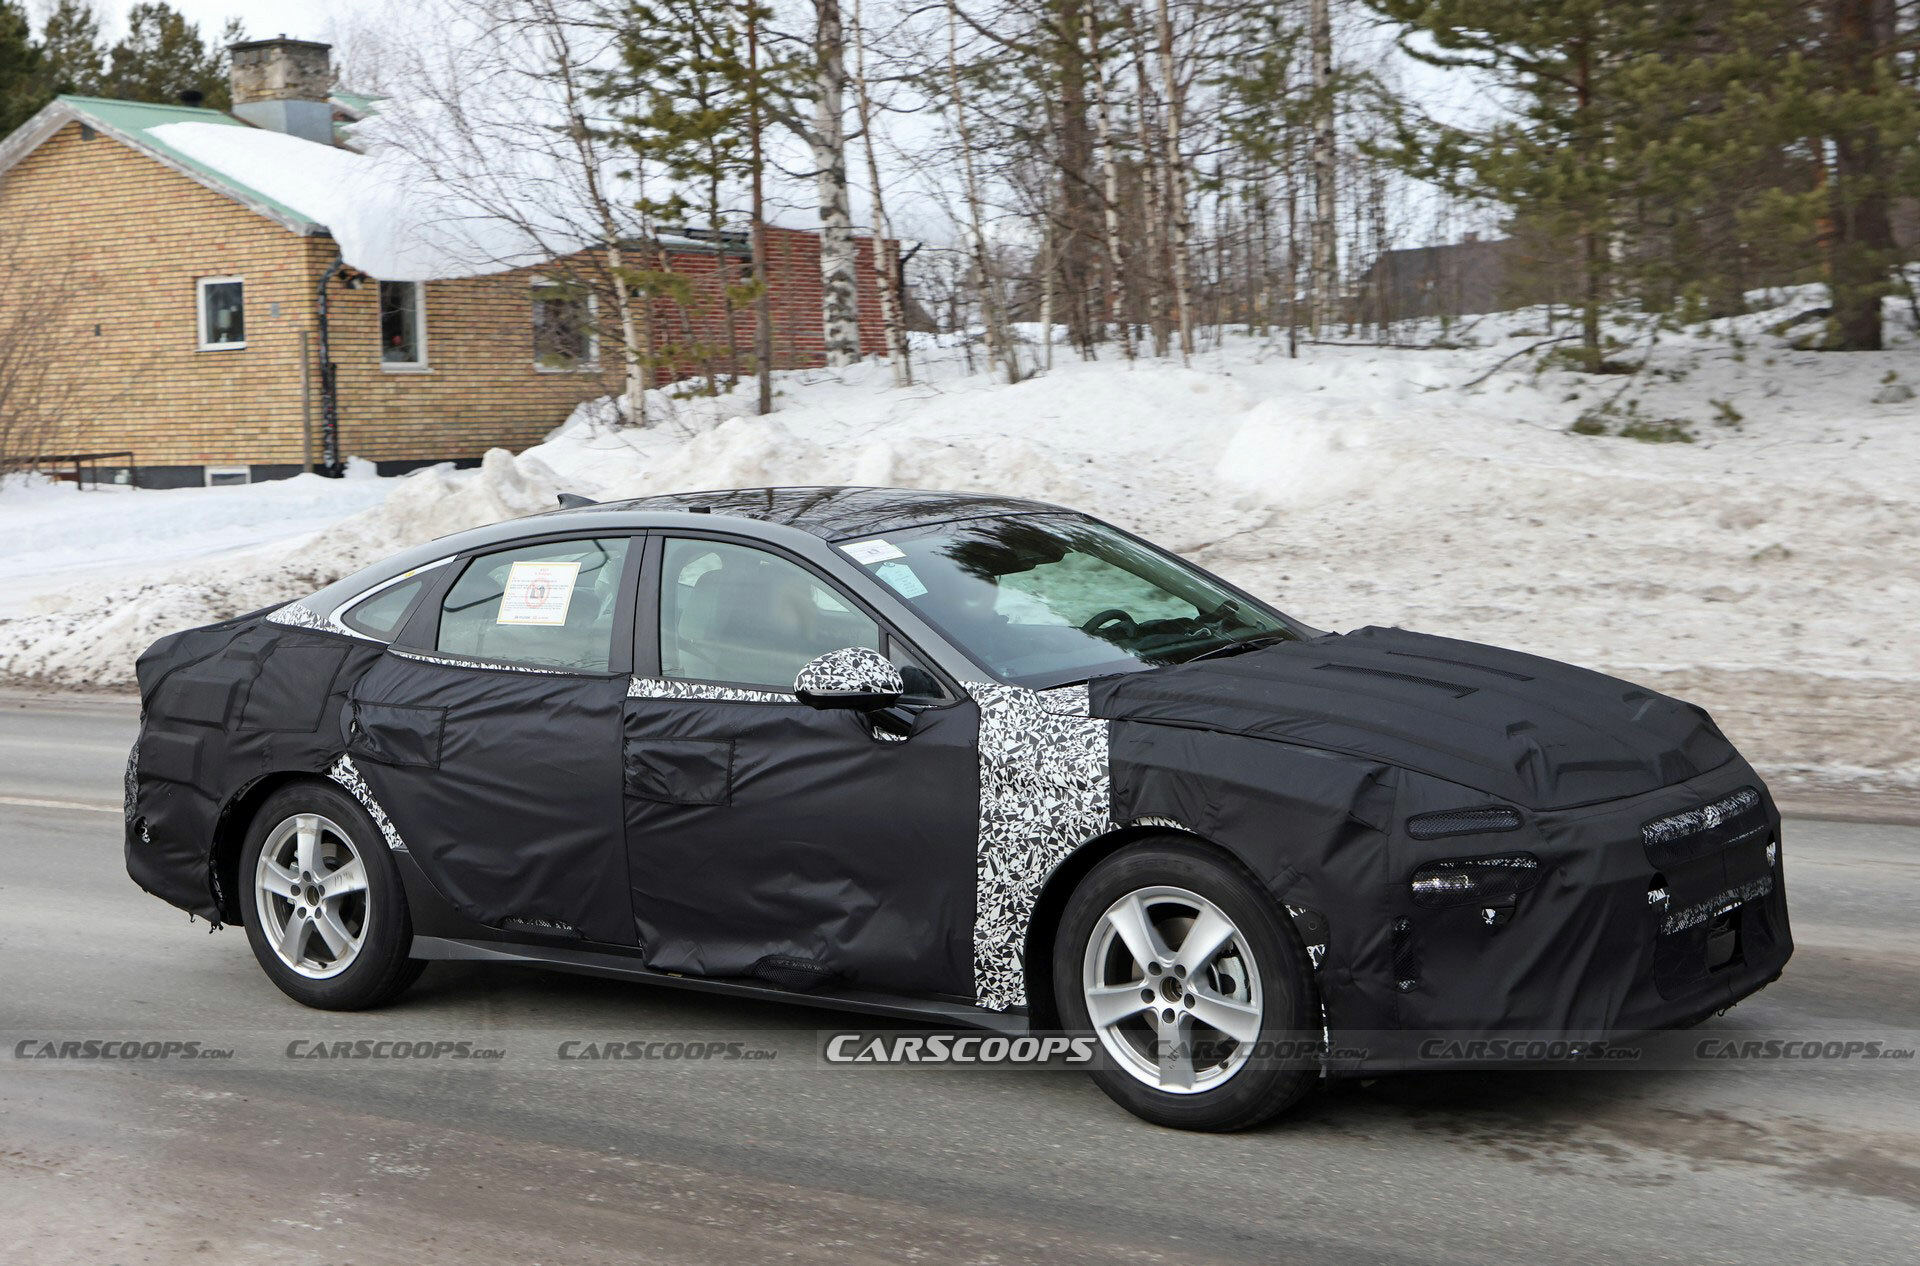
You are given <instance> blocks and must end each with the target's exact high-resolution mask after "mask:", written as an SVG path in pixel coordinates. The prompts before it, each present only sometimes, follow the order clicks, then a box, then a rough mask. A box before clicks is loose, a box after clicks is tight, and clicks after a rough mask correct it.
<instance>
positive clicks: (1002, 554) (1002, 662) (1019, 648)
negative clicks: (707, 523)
mask: <svg viewBox="0 0 1920 1266" xmlns="http://www.w3.org/2000/svg"><path fill="white" fill-rule="evenodd" d="M840 548H841V549H842V550H844V551H845V552H846V553H847V555H848V556H849V557H851V558H852V559H853V560H854V561H855V562H856V563H858V564H860V565H861V566H863V567H865V568H866V570H867V571H868V572H870V573H871V574H872V575H873V576H874V577H875V578H877V579H878V580H879V581H880V582H881V583H882V584H884V585H886V586H888V587H889V588H891V589H892V590H893V591H894V592H895V593H896V594H898V595H899V596H900V597H901V598H903V599H905V600H906V602H907V603H908V604H909V605H910V606H912V607H913V608H914V610H915V611H917V612H919V614H920V615H921V616H922V617H923V618H924V619H925V620H926V621H927V622H928V623H929V624H932V625H933V626H934V627H935V628H937V629H939V630H940V631H941V632H942V633H944V634H945V635H946V636H947V638H948V639H949V640H950V641H952V642H953V643H954V644H955V645H957V646H959V647H960V648H961V649H962V650H965V651H966V652H967V653H968V654H970V655H972V656H973V657H974V658H975V659H976V660H978V661H979V662H980V663H981V664H983V665H984V666H986V667H987V668H988V669H990V670H991V671H992V672H993V673H994V674H995V675H996V676H998V677H999V678H1001V679H1002V680H1003V681H1009V682H1012V683H1014V684H1016V685H1021V686H1030V687H1033V688H1036V689H1044V688H1046V687H1049V686H1058V685H1065V684H1067V683H1069V682H1076V681H1085V680H1086V679H1088V678H1089V677H1097V676H1101V675H1104V674H1108V673H1121V672H1134V671H1138V670H1141V669H1145V668H1157V667H1159V666H1161V665H1164V664H1178V663H1183V662H1185V661H1187V660H1190V659H1193V658H1195V657H1197V656H1200V655H1206V654H1210V653H1214V652H1225V651H1229V650H1231V649H1233V648H1234V647H1236V646H1238V645H1239V644H1241V643H1246V642H1260V641H1266V640H1270V639H1273V638H1285V639H1293V638H1297V637H1299V636H1300V632H1299V630H1298V629H1297V628H1296V627H1295V626H1293V625H1290V624H1289V623H1288V622H1287V621H1286V620H1285V619H1284V618H1283V617H1281V616H1280V615H1278V614H1277V613H1275V612H1273V611H1270V610H1268V609H1266V608H1264V607H1261V606H1258V605H1256V604H1255V603H1253V602H1252V601H1250V600H1249V599H1247V598H1245V597H1243V596H1241V595H1239V594H1235V593H1233V592H1231V591H1230V590H1228V589H1227V588H1225V587H1224V586H1223V585H1221V584H1220V583H1219V582H1218V581H1216V580H1213V579H1210V578H1209V577H1207V576H1206V575H1204V574H1203V573H1201V572H1198V571H1196V570H1194V569H1193V568H1192V567H1189V566H1188V565H1187V564H1185V563H1183V562H1181V561H1180V560H1178V559H1176V558H1173V557H1172V556H1170V555H1167V554H1163V553H1161V552H1160V551H1158V550H1156V549H1153V548H1151V547H1149V546H1147V545H1146V544H1144V543H1142V542H1140V541H1137V540H1135V539H1134V538H1132V537H1130V536H1128V535H1126V534H1125V533H1123V532H1120V531H1118V530H1117V529H1114V528H1111V527H1108V526H1107V525H1106V524H1104V523H1099V522H1097V521H1095V520H1092V519H1084V518H1081V517H1079V516H1077V515H1013V516H1007V517H1004V518H981V519H968V520H963V521H961V522H957V523H940V524H934V525H932V526H929V527H921V528H910V529H905V530H902V531H898V532H888V533H887V534H886V535H885V536H882V537H870V538H864V539H861V540H853V541H845V542H842V543H841V544H840Z"/></svg>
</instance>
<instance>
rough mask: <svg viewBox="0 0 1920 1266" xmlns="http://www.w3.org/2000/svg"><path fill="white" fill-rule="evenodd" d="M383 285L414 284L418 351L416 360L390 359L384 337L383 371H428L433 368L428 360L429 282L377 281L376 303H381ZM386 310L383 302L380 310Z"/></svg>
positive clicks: (401, 372) (415, 336) (412, 372)
mask: <svg viewBox="0 0 1920 1266" xmlns="http://www.w3.org/2000/svg"><path fill="white" fill-rule="evenodd" d="M381 286H412V287H413V333H414V351H415V353H416V359H414V360H388V359H387V345H386V342H385V341H384V338H383V340H382V342H381V344H380V369H381V371H382V372H384V373H389V374H422V373H426V372H427V371H428V370H430V369H431V368H432V366H431V365H430V364H429V363H428V361H427V283H426V282H424V281H380V282H375V283H374V288H373V297H374V302H375V303H376V304H378V303H380V287H381ZM385 310H386V309H385V305H384V304H382V305H381V307H380V312H382V313H384V312H385ZM376 315H378V314H376Z"/></svg>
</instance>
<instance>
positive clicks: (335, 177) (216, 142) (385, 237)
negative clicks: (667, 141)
mask: <svg viewBox="0 0 1920 1266" xmlns="http://www.w3.org/2000/svg"><path fill="white" fill-rule="evenodd" d="M334 102H335V105H336V107H338V108H341V109H343V110H345V111H346V112H348V113H353V114H357V115H359V116H360V117H359V118H358V119H357V120H355V121H354V122H353V124H352V127H353V129H354V130H353V135H354V138H355V141H356V143H357V144H358V145H359V146H360V147H361V149H360V150H354V149H345V148H340V147H336V146H329V145H319V144H315V143H314V142H312V141H308V140H304V139H301V138H299V137H295V136H289V135H287V134H285V133H283V132H276V131H272V130H270V129H267V128H259V127H254V126H252V125H251V124H248V123H246V122H244V121H242V120H240V119H237V118H235V117H233V116H232V115H229V114H226V113H223V112H222V111H219V110H211V109H204V108H200V107H194V106H184V105H160V104H151V103H146V102H135V101H117V100H112V99H109V98H103V97H81V96H72V95H65V96H61V97H59V98H57V99H56V100H55V101H54V102H53V103H52V104H50V105H48V106H47V107H46V108H45V109H43V110H42V111H41V112H40V113H39V114H37V115H35V116H34V118H33V119H32V120H29V121H28V123H26V124H24V125H22V126H21V127H20V128H19V129H18V130H17V131H16V132H15V133H14V134H13V135H11V136H9V137H7V138H5V140H4V142H0V170H4V169H5V167H6V166H8V165H10V164H11V163H12V162H14V161H18V159H19V158H20V157H22V156H24V155H25V154H26V153H29V152H31V151H32V150H33V149H34V148H36V147H37V146H38V145H39V144H40V143H41V142H43V141H45V140H46V139H47V138H48V137H49V136H51V135H52V134H53V133H54V132H56V131H58V130H59V129H60V128H62V127H64V126H66V125H68V124H69V123H72V122H74V121H79V122H81V123H83V124H87V125H89V126H92V127H93V128H95V129H96V130H98V131H100V132H102V133H104V134H106V135H109V136H112V137H113V138H115V139H117V140H119V141H120V142H122V143H123V144H126V145H128V146H130V147H132V148H134V149H137V150H140V151H142V152H144V153H147V154H150V155H151V156H153V157H154V158H156V159H158V160H159V161H160V162H162V163H164V164H166V165H167V166H169V167H172V168H173V169H175V170H176V171H179V172H181V173H182V174H184V175H186V176H188V177H189V178H190V179H193V180H196V181H198V182H199V183H201V184H203V185H206V186H207V187H209V188H211V189H214V190H216V191H218V192H220V193H223V194H225V195H227V196H228V197H231V198H233V199H234V200H235V201H237V202H240V203H241V204H243V205H245V206H247V207H249V208H251V209H253V210H254V211H257V212H259V213H260V214H262V215H265V216H267V217H269V218H271V219H273V220H276V221H278V222H279V223H281V224H283V225H285V226H286V227H287V228H288V229H290V230H291V231H293V232H295V233H301V234H307V235H315V236H318V235H328V236H331V237H332V238H333V240H334V241H335V242H336V243H338V244H339V247H340V253H341V256H342V258H343V259H344V260H345V261H346V263H347V264H348V265H349V266H351V267H353V268H355V269H357V270H358V271H360V272H364V273H367V274H368V275H370V276H374V277H379V278H383V279H385V280H390V281H439V280H447V279H451V278H458V277H477V276H483V275H485V274H488V273H497V272H504V271H506V270H508V269H513V268H522V267H528V266H531V265H536V264H539V263H542V262H544V261H546V260H549V259H552V258H554V257H555V256H557V255H563V254H566V253H569V252H571V251H576V250H581V249H584V248H586V247H589V246H591V245H592V244H593V240H594V239H592V238H590V237H588V236H584V235H583V232H584V231H583V230H582V228H581V227H580V226H581V225H583V224H588V223H590V222H591V217H590V216H588V215H587V214H585V213H584V210H585V209H584V208H582V207H581V206H578V205H575V204H576V203H578V201H579V194H578V191H577V190H575V189H573V188H572V187H571V186H572V184H574V183H577V182H573V181H570V180H569V179H568V177H567V175H566V173H564V172H561V171H557V170H554V162H555V159H554V157H553V155H552V154H550V153H546V152H543V151H540V150H538V149H537V148H534V149H531V150H517V149H513V148H512V147H506V148H505V149H504V150H503V148H501V147H495V148H493V149H491V150H490V151H489V152H488V153H487V154H486V155H485V168H486V170H484V171H483V172H481V173H479V174H478V175H477V176H476V175H475V174H474V173H468V179H469V181H470V183H471V185H472V188H471V189H469V188H468V187H467V186H466V185H461V186H460V187H458V188H455V187H453V186H451V185H449V184H448V183H446V182H443V181H441V180H438V179H435V177H434V174H433V172H432V171H430V170H429V169H428V168H427V167H426V166H424V165H423V163H422V162H421V161H420V160H419V159H417V158H416V157H415V156H414V150H413V149H412V148H410V147H409V146H407V145H405V144H404V143H399V142H396V141H395V140H394V139H393V138H391V137H388V136H386V135H385V134H384V132H383V130H382V125H386V127H388V128H391V127H394V126H398V125H399V124H402V123H406V122H408V121H409V120H411V121H412V122H413V125H414V126H415V128H416V129H419V128H421V127H425V128H426V129H427V130H428V131H431V129H432V128H433V127H434V126H436V124H435V122H434V120H433V119H432V117H431V115H432V111H431V110H430V109H427V108H426V107H425V103H413V104H415V106H416V108H415V109H412V110H408V109H405V108H401V109H398V110H394V108H393V107H394V106H395V104H396V103H394V102H393V101H392V100H390V99H388V98H372V97H357V96H354V95H352V94H342V93H336V94H334ZM376 103H378V104H376ZM400 104H401V106H403V107H404V106H405V105H406V104H408V103H400ZM416 116H420V117H416ZM423 117H424V123H423V122H422V118H423ZM361 150H364V152H361ZM622 175H623V173H621V172H618V171H610V172H607V173H604V174H603V179H611V180H616V181H617V180H618V179H620V178H621V176H622ZM625 192H626V191H625V190H624V189H623V190H622V197H621V198H620V199H619V200H618V203H619V209H620V214H621V215H622V216H623V219H624V220H625V221H626V223H623V224H622V226H621V228H622V234H621V236H622V237H623V239H625V238H627V237H633V238H639V237H646V238H648V239H649V240H653V241H657V242H659V243H660V244H661V245H663V246H666V247H668V248H669V249H674V250H691V251H712V250H721V251H728V250H737V249H741V247H740V245H739V244H738V243H736V242H734V241H733V240H732V238H733V236H734V235H731V234H728V233H715V232H713V231H712V230H711V229H697V228H686V227H675V228H666V229H650V227H649V226H647V225H646V224H645V223H644V221H643V220H641V219H640V218H639V217H637V216H635V215H634V214H633V213H632V212H631V211H630V210H628V209H627V208H626V206H625V202H626V198H625V196H624V195H625ZM655 192H656V193H657V190H655ZM503 209H504V210H505V212H506V213H503ZM786 218H788V217H787V216H784V215H781V214H779V213H778V212H776V213H775V214H773V215H772V216H770V217H769V219H770V222H772V223H776V224H777V223H780V222H781V221H782V220H784V219H786ZM795 218H799V217H798V216H797V213H796V216H795ZM796 227H798V226H796Z"/></svg>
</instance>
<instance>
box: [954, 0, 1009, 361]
mask: <svg viewBox="0 0 1920 1266" xmlns="http://www.w3.org/2000/svg"><path fill="white" fill-rule="evenodd" d="M959 27H960V14H959V9H958V7H957V5H956V2H955V0H947V86H948V90H949V92H950V93H951V94H952V99H953V126H954V133H955V135H956V136H957V137H958V138H959V141H960V170H961V174H962V175H963V176H964V177H965V182H966V190H967V222H968V225H969V227H970V228H971V230H972V234H971V236H972V238H973V264H974V272H975V276H976V277H977V279H978V281H979V288H980V323H981V326H982V328H983V331H984V333H985V335H986V340H987V356H988V358H989V360H990V361H993V362H996V363H998V364H999V365H1000V366H1001V367H1002V368H1004V369H1005V370H1006V374H1007V381H1008V382H1010V383H1016V382H1019V381H1020V356H1019V353H1018V352H1017V351H1016V350H1015V349H1014V347H1013V344H1012V341H1011V340H1010V339H1009V338H1008V337H1007V334H1008V331H1007V328H1006V326H1005V325H1004V324H1003V323H1002V319H1001V315H1000V287H999V285H998V283H997V282H996V281H995V279H994V273H993V267H992V265H991V263H990V262H989V261H990V259H991V253H990V252H989V251H988V249H987V229H986V222H985V212H984V210H983V209H982V206H981V201H980V180H979V177H978V176H977V175H976V173H975V171H974V163H973V134H972V132H971V131H970V130H969V129H968V126H967V107H966V94H965V93H963V92H962V91H961V89H960V33H959Z"/></svg>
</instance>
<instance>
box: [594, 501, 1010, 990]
mask: <svg viewBox="0 0 1920 1266" xmlns="http://www.w3.org/2000/svg"><path fill="white" fill-rule="evenodd" d="M641 583H642V593H643V598H642V604H641V606H642V612H643V614H642V616H641V626H642V627H641V641H640V651H639V658H640V659H641V660H642V661H643V664H644V669H645V671H644V672H643V673H641V674H640V675H637V676H636V677H635V679H634V683H633V689H632V697H630V698H629V699H628V700H627V710H626V726H625V756H626V808H627V818H626V822H627V858H628V866H629V870H630V874H631V878H632V885H633V908H634V915H635V919H636V922H637V924H638V933H639V937H640V940H641V943H642V944H643V945H644V946H645V947H646V958H647V962H648V964H649V965H650V966H652V967H655V968H658V969H660V970H663V971H674V972H684V973H687V974H690V975H702V976H715V977H757V978H760V979H764V980H768V981H772V982H774V983H777V984H780V985H783V986H786V987H790V988H813V987H821V986H827V985H836V986H840V987H847V988H855V989H867V990H876V991H884V992H891V993H915V994H948V995H954V996H959V997H970V996H971V993H972V985H973V978H972V974H973V946H972V928H973V912H974V858H975V841H976V839H977V824H978V814H979V771H978V761H977V757H976V753H975V744H976V740H977V737H978V733H979V714H978V711H977V710H976V709H975V707H974V705H973V703H972V701H971V700H970V699H968V698H967V697H966V696H965V694H964V693H963V692H962V691H960V690H959V689H958V687H957V686H956V685H955V684H954V683H952V682H950V681H946V680H944V679H942V678H940V677H939V676H938V675H937V674H935V673H934V672H933V671H931V670H930V669H929V668H928V667H927V661H925V660H924V659H923V658H922V657H920V656H919V655H917V653H916V652H914V651H913V649H912V648H911V647H910V646H908V645H906V644H905V643H904V641H902V640H901V639H900V638H899V636H898V635H897V634H896V633H895V632H893V631H892V630H891V629H889V628H888V627H887V626H886V625H885V624H884V623H883V622H882V621H881V619H880V618H879V616H878V615H877V614H876V613H875V612H874V611H873V610H872V609H870V608H868V607H867V606H865V605H864V604H863V603H861V602H860V601H858V600H856V599H855V598H854V597H853V596H851V595H850V594H849V593H848V592H847V591H846V590H845V589H843V588H841V587H840V586H839V585H837V584H835V583H834V582H832V581H830V580H829V579H827V578H826V577H825V576H823V575H821V574H820V573H819V572H817V571H815V570H814V569H813V568H811V567H810V566H809V565H807V564H806V563H804V562H803V561H802V560H800V559H799V558H797V557H795V556H792V555H789V554H786V553H784V552H782V551H780V550H778V549H776V548H773V547H770V546H768V545H765V544H763V543H759V542H752V543H749V542H747V541H744V540H740V539H729V538H728V537H727V536H725V535H724V534H719V533H715V534H702V533H693V532H687V533H674V534H663V535H662V536H661V537H660V538H659V539H657V540H656V541H655V542H653V543H652V544H650V546H649V549H648V557H647V566H646V569H645V575H644V576H643V579H642V582H641ZM845 646H869V647H873V648H874V649H877V650H881V651H882V652H883V653H887V654H889V655H891V656H892V657H893V658H894V660H895V662H896V663H899V664H901V665H902V671H903V675H904V676H905V677H906V678H907V680H908V681H909V683H910V685H909V690H910V695H909V703H908V708H907V710H908V712H910V713H911V716H912V724H911V727H910V732H909V733H907V734H906V735H905V736H904V737H901V736H899V735H897V734H892V733H889V732H887V731H886V730H885V729H884V728H881V729H876V727H875V725H874V723H873V721H872V719H871V718H869V717H867V716H865V715H862V714H860V713H856V712H851V711H842V710H816V709H814V708H812V707H809V706H807V705H805V704H802V703H800V702H799V701H798V700H797V699H796V698H795V697H794V694H793V679H794V676H795V674H796V673H797V672H798V671H799V669H800V668H801V667H802V666H803V665H804V664H806V663H807V662H808V661H809V660H811V659H813V658H814V657H815V656H817V655H819V654H822V653H824V652H826V651H831V650H837V649H840V648H841V647H845Z"/></svg>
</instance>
